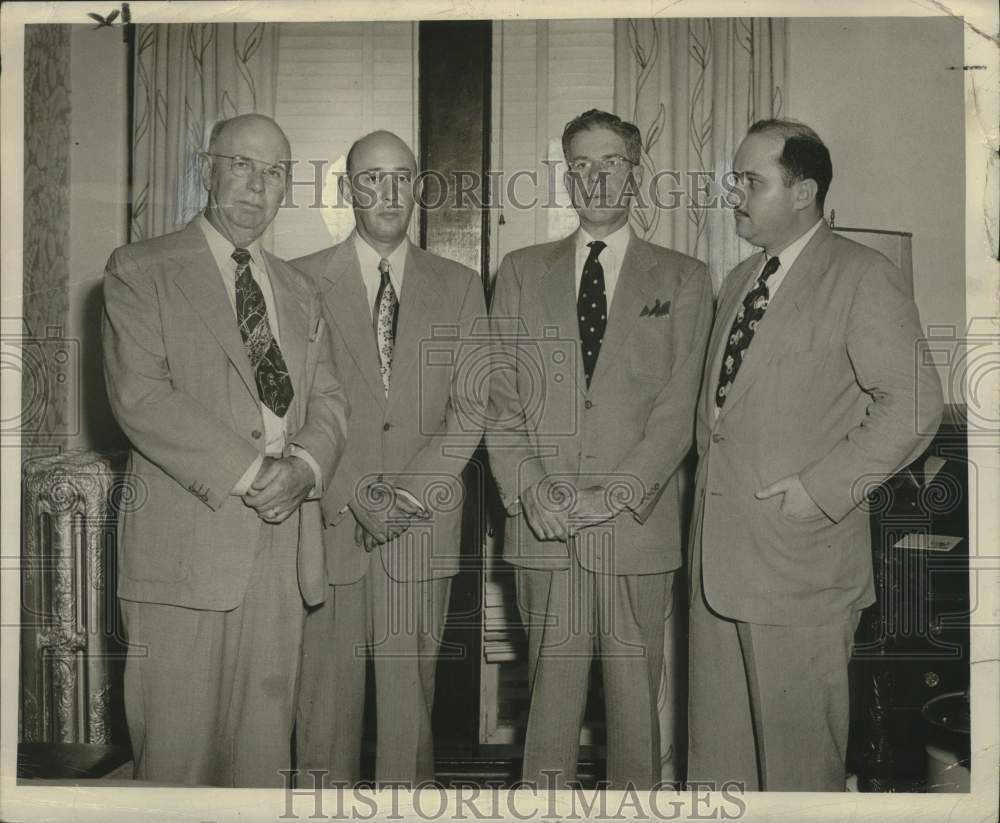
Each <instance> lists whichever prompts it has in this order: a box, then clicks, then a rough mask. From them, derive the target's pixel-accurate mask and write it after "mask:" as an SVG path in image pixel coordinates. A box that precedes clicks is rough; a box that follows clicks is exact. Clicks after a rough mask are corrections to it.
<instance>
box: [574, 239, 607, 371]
mask: <svg viewBox="0 0 1000 823" xmlns="http://www.w3.org/2000/svg"><path fill="white" fill-rule="evenodd" d="M587 245H588V246H589V247H590V254H588V255H587V260H586V262H585V263H584V264H583V276H582V277H581V278H580V295H579V297H577V299H576V314H577V317H579V318H580V346H581V347H582V349H583V373H584V375H585V376H586V378H587V388H588V389H589V388H590V378H591V377H593V375H594V369H595V368H597V356H598V355H599V354H600V353H601V343H602V342H603V341H604V329H605V328H606V327H607V325H608V298H607V295H606V294H605V291H604V266H602V265H601V262H600V261H599V260H598V259H597V258H598V256H599V255H600V253H601V252H602V251H604V249H605V248H606V246H607V244H606V243H602V242H601V241H600V240H593V241H591V242H590V243H588V244H587Z"/></svg>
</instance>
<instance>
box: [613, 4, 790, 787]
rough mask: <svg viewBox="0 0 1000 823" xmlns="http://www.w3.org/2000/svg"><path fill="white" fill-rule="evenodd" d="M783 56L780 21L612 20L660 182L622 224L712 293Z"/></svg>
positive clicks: (668, 751)
mask: <svg viewBox="0 0 1000 823" xmlns="http://www.w3.org/2000/svg"><path fill="white" fill-rule="evenodd" d="M785 58H786V43H785V21H784V20H780V19H768V18H732V19H723V18H716V19H677V20H618V21H616V23H615V111H616V112H617V113H618V114H619V115H620V116H621V117H622V118H624V119H627V120H631V121H632V122H633V123H635V124H636V125H637V126H638V127H639V130H640V132H641V133H642V141H643V151H642V165H643V174H644V179H645V183H649V182H650V181H651V180H653V179H654V177H656V176H657V175H659V177H656V179H657V180H658V184H657V201H656V202H654V201H653V199H652V197H647V203H646V206H645V207H644V208H636V209H634V210H633V215H632V224H633V228H634V229H635V231H636V232H637V233H638V234H639V236H641V237H644V238H646V239H647V240H650V241H652V242H653V243H657V244H659V245H662V246H668V247H670V248H673V249H676V250H678V251H682V252H685V253H687V254H690V255H692V256H693V257H697V258H699V259H701V260H704V261H705V262H706V263H707V264H708V268H709V271H710V272H711V274H712V281H713V286H714V288H715V289H716V291H718V287H719V285H720V284H721V282H722V279H723V278H724V277H725V276H726V274H728V273H729V271H730V270H731V269H732V268H733V266H735V265H736V264H737V263H738V262H739V261H740V260H742V259H743V258H744V257H746V256H748V255H749V254H750V253H751V252H752V251H753V248H752V247H751V246H750V245H749V244H747V243H745V242H744V241H743V240H741V239H740V238H739V237H737V235H736V228H735V224H734V222H733V216H732V214H731V212H730V210H729V209H727V208H724V200H723V196H724V194H725V189H724V188H723V185H722V179H723V178H722V175H724V174H725V173H726V172H727V171H730V170H731V169H732V160H733V155H734V154H735V152H736V149H737V147H738V146H739V143H740V140H741V139H742V138H743V136H744V135H745V134H746V131H747V128H748V127H749V126H750V124H752V123H753V122H754V121H756V120H759V119H761V118H767V117H781V116H782V113H783V109H784V88H785ZM643 190H644V191H645V186H644V189H643ZM657 203H658V204H659V205H660V206H661V207H657V205H656V204H657ZM663 206H665V207H663ZM685 479H687V478H685ZM683 588H684V587H683V586H680V585H678V586H677V590H676V591H675V593H674V594H675V598H676V600H675V606H674V607H673V608H672V609H671V611H670V613H668V614H667V615H666V616H665V619H666V627H665V628H666V631H665V633H664V649H663V651H664V655H663V660H664V667H663V672H662V676H661V681H660V690H659V694H658V696H657V705H658V708H659V713H660V740H661V764H660V766H661V775H660V776H661V778H662V779H663V780H665V781H675V780H678V779H679V778H680V776H681V774H682V773H683V762H682V761H683V759H684V751H685V749H686V741H685V733H684V729H685V724H684V723H683V722H678V721H679V720H681V719H683V718H684V717H685V715H686V702H687V691H686V685H687V653H686V652H687V634H686V629H687V622H686V620H685V614H684V609H682V608H680V607H679V604H681V603H683V602H685V601H684V600H683V591H682V589H683Z"/></svg>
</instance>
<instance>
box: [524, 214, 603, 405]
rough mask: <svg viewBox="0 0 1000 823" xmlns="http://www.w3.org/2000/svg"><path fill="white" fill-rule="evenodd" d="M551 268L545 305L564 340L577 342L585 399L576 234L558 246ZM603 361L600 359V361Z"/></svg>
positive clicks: (545, 279) (544, 282)
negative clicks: (577, 303) (577, 289)
mask: <svg viewBox="0 0 1000 823" xmlns="http://www.w3.org/2000/svg"><path fill="white" fill-rule="evenodd" d="M549 261H550V262H549V266H548V268H547V269H546V270H545V271H544V272H543V273H542V277H541V282H540V284H539V292H540V294H541V298H542V303H544V304H545V310H546V313H547V314H548V315H549V317H550V319H551V320H552V323H553V325H554V326H555V327H556V328H557V329H558V330H559V334H560V335H561V336H562V337H563V339H564V340H572V341H574V345H573V350H574V351H575V352H576V375H577V381H576V385H577V388H578V389H579V391H580V394H581V395H582V396H584V397H585V396H586V395H587V381H586V379H585V378H584V372H583V354H582V353H581V351H580V326H579V323H578V322H577V319H576V271H575V269H576V233H575V232H574V233H573V234H571V235H570V236H569V237H567V238H566V239H565V240H562V241H560V242H559V243H557V244H556V246H555V249H554V251H553V254H552V257H551V258H549ZM598 360H600V358H598Z"/></svg>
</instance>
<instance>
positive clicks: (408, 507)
mask: <svg viewBox="0 0 1000 823" xmlns="http://www.w3.org/2000/svg"><path fill="white" fill-rule="evenodd" d="M386 496H388V502H389V505H387V506H384V507H380V508H378V509H374V508H368V507H367V506H365V505H363V504H362V503H361V502H360V501H358V500H355V501H354V502H353V503H352V504H351V511H352V512H353V513H354V519H355V523H354V542H355V543H357V544H358V545H359V546H364V548H365V551H372V550H373V549H374V548H375V547H376V546H381V545H383V544H385V543H388V542H389V541H390V540H392V539H393V538H395V537H398V536H399V535H401V534H402V533H403V532H405V531H406V530H407V529H408V528H410V526H412V525H413V524H414V523H415V522H417V521H420V520H427V519H428V518H429V517H430V512H428V511H427V510H426V509H424V508H423V507H422V506H421V505H420V504H419V503H418V502H417V501H416V500H415V499H414V498H413V497H411V496H410V495H409V494H406V493H403V492H401V490H399V489H397V488H396V487H395V486H390V485H388V484H386V483H382V484H381V486H380V488H379V489H378V492H377V494H373V493H372V492H371V491H368V492H366V493H364V494H363V495H361V497H362V498H363V499H365V500H375V499H378V500H380V501H385V500H386V499H387V498H386Z"/></svg>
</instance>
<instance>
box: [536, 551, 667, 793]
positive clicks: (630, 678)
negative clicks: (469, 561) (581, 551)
mask: <svg viewBox="0 0 1000 823" xmlns="http://www.w3.org/2000/svg"><path fill="white" fill-rule="evenodd" d="M673 577H674V575H673V573H672V572H666V573H660V574H641V575H621V574H599V573H595V572H592V571H589V570H587V569H585V568H583V567H582V566H581V565H580V563H579V560H578V559H577V557H576V552H575V551H573V550H571V551H570V566H569V568H568V569H561V570H557V571H542V570H536V569H527V568H518V569H517V593H518V608H519V610H520V613H521V620H522V622H523V624H524V626H525V628H526V629H527V632H528V666H529V672H528V683H529V688H530V693H531V708H530V710H529V712H528V730H527V733H526V735H525V741H524V765H523V771H522V777H523V779H524V780H525V781H527V782H531V783H535V784H537V785H538V786H539V788H543V789H545V788H549V787H552V788H564V787H565V786H566V784H567V783H569V782H571V781H574V780H575V779H576V769H577V756H578V754H579V743H580V729H581V726H582V725H583V716H584V710H585V708H586V702H587V686H588V684H589V677H588V675H589V672H590V666H591V658H592V655H593V653H594V652H595V650H596V653H597V654H598V655H599V658H600V663H601V672H602V677H603V683H604V705H605V715H606V724H607V780H608V781H609V782H610V784H611V787H612V788H618V789H620V788H623V787H625V786H627V785H628V784H631V785H632V786H634V787H635V788H637V789H649V788H651V787H652V786H653V785H654V784H655V783H657V782H658V781H659V779H660V739H659V717H658V714H657V709H656V696H657V692H658V691H659V687H660V669H661V667H662V664H663V631H664V618H665V616H666V614H667V612H668V611H669V610H670V603H671V598H672V584H673Z"/></svg>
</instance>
